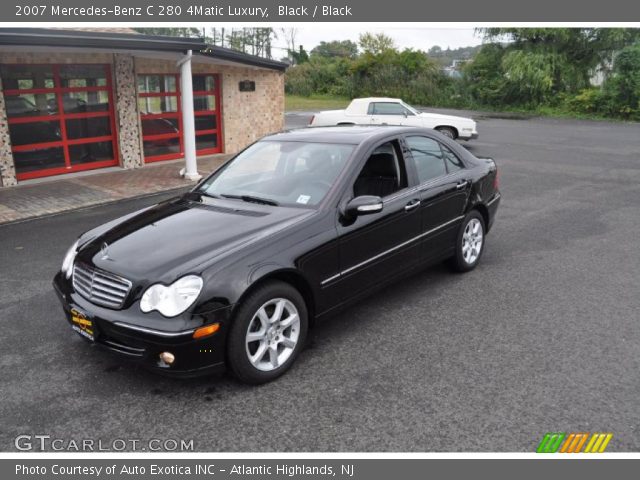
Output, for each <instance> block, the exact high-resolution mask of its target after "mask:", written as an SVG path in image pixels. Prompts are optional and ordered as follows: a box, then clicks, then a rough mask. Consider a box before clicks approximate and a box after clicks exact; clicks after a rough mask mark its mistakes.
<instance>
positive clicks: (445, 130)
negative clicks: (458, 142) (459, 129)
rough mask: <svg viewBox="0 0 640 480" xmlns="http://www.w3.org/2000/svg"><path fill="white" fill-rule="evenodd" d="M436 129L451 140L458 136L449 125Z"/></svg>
mask: <svg viewBox="0 0 640 480" xmlns="http://www.w3.org/2000/svg"><path fill="white" fill-rule="evenodd" d="M436 130H437V131H439V132H440V133H441V134H443V135H444V136H445V137H449V138H450V139H451V140H455V139H456V138H457V137H458V135H457V134H456V131H455V130H454V129H453V128H451V127H436Z"/></svg>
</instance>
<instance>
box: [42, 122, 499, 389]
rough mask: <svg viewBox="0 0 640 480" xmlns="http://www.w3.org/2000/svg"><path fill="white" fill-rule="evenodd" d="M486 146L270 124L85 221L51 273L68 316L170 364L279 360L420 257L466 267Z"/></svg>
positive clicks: (490, 194)
mask: <svg viewBox="0 0 640 480" xmlns="http://www.w3.org/2000/svg"><path fill="white" fill-rule="evenodd" d="M499 203H500V193H499V191H498V171H497V168H496V165H495V163H494V161H493V160H491V159H479V158H476V157H474V156H473V155H472V154H471V153H469V152H468V151H467V150H465V149H464V148H462V147H461V146H460V145H458V144H457V143H456V142H454V141H452V140H450V139H448V138H446V137H445V136H443V135H441V134H440V133H438V132H435V131H433V130H428V129H424V128H416V127H391V126H386V127H370V126H366V127H360V126H354V127H326V128H307V129H300V130H292V131H288V132H283V133H278V134H274V135H270V136H267V137H265V138H263V139H261V140H260V141H258V142H256V143H254V144H253V145H251V146H249V147H248V148H247V149H245V150H244V151H242V152H241V153H239V154H238V155H237V156H235V157H234V158H233V159H231V160H229V161H228V162H226V163H225V164H224V165H222V166H221V167H220V168H219V169H218V170H216V171H215V172H214V173H212V174H211V175H210V176H208V177H207V178H205V179H204V180H203V181H201V182H200V183H199V184H198V185H197V186H196V187H195V188H194V189H193V190H192V191H190V192H189V193H186V194H184V195H182V196H180V197H178V198H175V199H171V200H168V201H165V202H162V203H159V204H157V205H155V206H152V207H149V208H145V209H143V210H140V211H137V212H134V213H131V214H130V215H126V216H124V217H122V218H118V219H116V220H113V221H111V222H109V223H106V224H104V225H102V226H99V227H97V228H95V229H93V230H90V231H88V232H86V233H84V234H83V235H81V236H80V237H79V238H78V240H77V241H76V242H75V243H74V244H73V245H72V246H71V248H70V249H69V251H68V253H67V255H66V257H65V258H64V262H63V265H62V269H61V271H60V272H59V273H58V274H57V275H56V277H55V279H54V286H55V289H56V291H57V293H58V296H59V298H60V300H61V302H62V305H63V307H64V311H65V314H66V316H67V319H68V321H69V323H70V324H71V327H72V328H73V329H74V330H76V331H77V332H78V333H79V334H80V335H81V336H82V337H84V338H85V339H86V340H88V341H89V342H92V343H94V344H96V345H100V346H103V347H106V348H107V349H109V350H111V351H113V352H117V353H118V354H120V355H121V356H123V357H127V358H130V359H132V360H135V361H137V362H140V363H141V364H142V365H144V366H146V367H149V368H151V369H154V370H156V371H160V372H164V373H167V374H175V375H183V376H191V375H200V374H206V373H211V372H212V371H214V370H217V369H220V368H224V367H225V366H226V367H228V368H229V369H230V370H231V371H232V372H233V373H234V374H235V375H236V377H237V378H239V379H240V380H241V381H243V382H247V383H263V382H266V381H269V380H272V379H274V378H276V377H278V376H279V375H281V374H282V373H284V372H285V371H286V370H287V369H288V368H289V367H290V366H291V364H292V363H293V362H294V360H295V359H296V357H297V355H298V354H299V352H300V350H301V349H302V348H303V346H304V342H305V338H306V335H307V331H308V329H309V326H310V325H311V324H312V323H314V322H315V321H317V320H318V319H321V318H322V317H325V316H327V315H328V314H330V313H332V312H335V311H337V310H338V309H339V308H340V307H342V306H344V305H346V304H348V303H350V302H352V301H353V300H356V299H358V298H360V297H363V296H365V295H366V294H367V293H370V292H371V291H372V290H374V289H376V288H379V287H380V286H382V285H384V284H386V283H388V282H390V281H393V280H394V279H397V278H398V277H400V276H402V275H405V274H407V273H409V272H411V271H413V270H415V269H416V268H420V267H423V266H425V265H428V264H432V263H434V262H438V261H442V260H448V261H449V262H450V263H451V266H452V267H453V268H454V269H455V270H457V271H460V272H464V271H468V270H471V269H473V268H474V267H475V266H476V265H477V264H478V262H479V261H480V258H481V257H482V252H483V249H484V247H485V242H486V235H487V233H488V232H489V229H490V228H491V225H492V223H493V221H494V218H495V215H496V211H497V208H498V204H499Z"/></svg>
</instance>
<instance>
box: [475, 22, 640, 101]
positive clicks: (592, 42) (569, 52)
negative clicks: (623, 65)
mask: <svg viewBox="0 0 640 480" xmlns="http://www.w3.org/2000/svg"><path fill="white" fill-rule="evenodd" d="M479 31H480V32H481V33H482V34H483V35H484V37H485V39H486V40H489V41H501V40H502V41H508V42H510V44H509V45H508V48H509V49H513V50H527V51H531V52H536V53H537V54H540V55H548V56H549V58H550V59H553V58H555V59H558V60H560V61H559V62H558V63H556V70H555V72H554V77H555V78H554V82H555V87H554V90H563V89H568V90H570V91H577V90H578V89H580V88H584V87H587V86H588V85H589V79H590V77H591V75H592V74H593V72H594V71H595V70H596V69H597V68H602V67H606V66H607V65H610V64H611V63H612V61H613V57H614V55H615V53H616V52H617V51H619V50H620V49H621V48H623V47H625V46H626V45H629V44H630V43H633V41H634V40H636V39H638V38H640V30H639V29H633V28H484V29H480V30H479Z"/></svg>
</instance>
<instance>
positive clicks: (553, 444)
mask: <svg viewBox="0 0 640 480" xmlns="http://www.w3.org/2000/svg"><path fill="white" fill-rule="evenodd" d="M565 435H566V434H565V433H547V434H546V435H545V436H544V437H543V438H542V441H541V442H540V445H538V449H537V450H536V451H537V452H538V453H556V451H557V450H558V447H560V444H561V443H562V440H563V439H564V437H565Z"/></svg>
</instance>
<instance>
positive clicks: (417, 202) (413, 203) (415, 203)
mask: <svg viewBox="0 0 640 480" xmlns="http://www.w3.org/2000/svg"><path fill="white" fill-rule="evenodd" d="M419 206H420V200H418V199H415V200H411V201H410V202H409V203H407V205H406V206H405V207H404V211H405V212H410V211H411V210H413V209H414V208H418V207H419Z"/></svg>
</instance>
